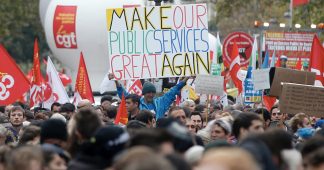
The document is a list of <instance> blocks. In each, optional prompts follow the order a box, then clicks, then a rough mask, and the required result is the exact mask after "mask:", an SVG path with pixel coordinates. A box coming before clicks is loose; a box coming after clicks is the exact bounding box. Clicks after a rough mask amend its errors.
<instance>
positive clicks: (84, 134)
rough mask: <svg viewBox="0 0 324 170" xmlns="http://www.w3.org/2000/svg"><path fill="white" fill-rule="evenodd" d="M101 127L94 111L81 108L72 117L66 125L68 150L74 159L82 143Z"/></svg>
mask: <svg viewBox="0 0 324 170" xmlns="http://www.w3.org/2000/svg"><path fill="white" fill-rule="evenodd" d="M101 126H102V124H101V120H100V118H99V117H98V114H97V113H96V111H95V110H94V109H92V108H83V109H80V110H78V112H77V113H76V114H75V115H74V116H73V117H72V119H71V121H70V122H69V124H68V135H69V136H68V138H69V140H68V150H69V151H70V153H71V155H72V157H74V156H75V155H76V154H77V152H78V150H79V149H80V147H81V145H82V144H83V143H86V142H88V141H89V140H90V138H91V137H92V136H93V135H94V134H95V132H96V131H97V130H98V129H99V128H100V127H101Z"/></svg>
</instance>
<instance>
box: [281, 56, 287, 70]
mask: <svg viewBox="0 0 324 170" xmlns="http://www.w3.org/2000/svg"><path fill="white" fill-rule="evenodd" d="M287 61H288V57H287V56H285V55H281V56H280V67H282V68H286V67H287Z"/></svg>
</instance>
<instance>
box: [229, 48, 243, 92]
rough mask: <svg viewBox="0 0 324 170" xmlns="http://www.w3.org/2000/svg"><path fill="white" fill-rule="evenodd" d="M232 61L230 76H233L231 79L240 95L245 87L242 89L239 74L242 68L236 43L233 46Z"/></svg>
mask: <svg viewBox="0 0 324 170" xmlns="http://www.w3.org/2000/svg"><path fill="white" fill-rule="evenodd" d="M231 60H232V61H231V65H230V75H231V78H232V80H233V83H234V85H235V87H237V88H238V92H239V94H240V93H241V92H242V89H243V87H242V81H241V80H240V79H239V77H238V73H239V71H240V69H241V67H240V55H239V52H238V47H237V45H236V42H234V45H233V51H232V54H231Z"/></svg>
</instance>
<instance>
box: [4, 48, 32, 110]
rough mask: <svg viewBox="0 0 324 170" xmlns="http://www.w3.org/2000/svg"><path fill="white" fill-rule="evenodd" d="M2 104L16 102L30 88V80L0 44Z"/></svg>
mask: <svg viewBox="0 0 324 170" xmlns="http://www.w3.org/2000/svg"><path fill="white" fill-rule="evenodd" d="M0 61H1V62H0V105H8V104H11V103H13V102H15V101H16V100H17V99H19V98H20V97H21V96H23V95H24V93H25V92H26V91H28V90H29V88H30V86H29V81H28V80H27V78H26V77H25V75H24V73H23V72H22V71H21V70H20V69H19V67H18V66H17V64H16V63H15V61H14V60H13V59H12V58H11V56H10V55H9V54H8V52H7V51H6V49H5V48H4V47H3V46H2V45H0Z"/></svg>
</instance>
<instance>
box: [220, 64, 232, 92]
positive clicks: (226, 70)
mask: <svg viewBox="0 0 324 170" xmlns="http://www.w3.org/2000/svg"><path fill="white" fill-rule="evenodd" d="M221 76H224V85H223V88H224V92H227V89H226V84H227V83H228V81H229V80H230V79H231V75H230V74H229V71H228V69H225V70H224V71H222V73H221Z"/></svg>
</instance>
